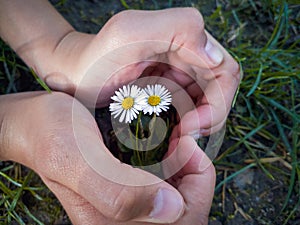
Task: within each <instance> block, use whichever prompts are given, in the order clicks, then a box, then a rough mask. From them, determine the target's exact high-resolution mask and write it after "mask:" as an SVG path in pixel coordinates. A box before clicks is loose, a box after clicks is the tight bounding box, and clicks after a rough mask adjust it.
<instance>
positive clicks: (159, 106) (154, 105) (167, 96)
mask: <svg viewBox="0 0 300 225" xmlns="http://www.w3.org/2000/svg"><path fill="white" fill-rule="evenodd" d="M144 92H145V94H146V105H145V106H144V108H143V112H144V114H146V113H149V114H150V115H151V114H152V113H155V114H156V115H157V116H158V115H159V113H161V112H162V110H164V111H167V109H169V106H168V105H170V104H171V102H172V97H171V93H170V92H169V90H168V89H167V88H166V87H164V86H162V85H160V84H155V85H147V87H146V88H145V89H144Z"/></svg>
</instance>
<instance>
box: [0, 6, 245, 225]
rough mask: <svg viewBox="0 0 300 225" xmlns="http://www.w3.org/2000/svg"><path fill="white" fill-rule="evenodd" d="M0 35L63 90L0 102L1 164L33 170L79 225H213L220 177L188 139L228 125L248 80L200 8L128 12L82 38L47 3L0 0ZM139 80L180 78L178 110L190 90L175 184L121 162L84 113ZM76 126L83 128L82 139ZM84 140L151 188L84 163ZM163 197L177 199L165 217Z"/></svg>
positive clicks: (178, 135) (175, 139)
mask: <svg viewBox="0 0 300 225" xmlns="http://www.w3.org/2000/svg"><path fill="white" fill-rule="evenodd" d="M20 7H21V8H22V10H19V8H20ZM178 18H181V19H180V20H178ZM155 21H158V22H155ZM150 28H151V29H150ZM0 35H1V37H2V38H3V39H4V40H5V41H7V42H8V43H9V44H10V46H11V47H12V48H13V49H14V50H15V51H16V52H17V53H18V54H19V55H20V57H21V58H22V59H23V60H24V61H25V62H26V64H27V65H28V66H29V67H32V68H33V69H34V70H35V71H36V72H37V73H38V74H39V76H40V77H41V78H42V79H44V80H45V81H46V82H47V84H48V85H49V86H50V87H51V88H52V89H54V90H57V91H59V92H60V93H59V92H53V93H52V94H46V93H43V92H35V93H23V94H15V95H6V96H1V97H0V102H1V104H0V121H1V130H0V157H1V158H2V159H3V160H12V161H16V162H19V163H22V164H24V165H26V166H28V167H30V168H32V169H34V170H35V171H36V172H37V173H38V174H39V175H40V176H41V178H42V179H43V181H44V182H45V183H46V185H47V186H48V187H49V188H50V189H51V190H52V191H53V192H54V193H55V195H56V196H57V197H58V199H59V200H60V201H61V203H62V204H63V206H64V208H65V209H66V211H67V213H68V215H69V216H70V219H71V220H72V222H73V223H74V224H149V222H151V223H161V224H167V223H170V224H207V221H208V215H209V210H210V207H211V201H212V198H213V192H214V184H215V170H214V167H213V165H212V163H211V161H210V160H209V159H208V158H207V156H206V155H205V153H204V152H203V151H202V150H201V149H200V148H199V147H198V146H197V145H196V142H195V141H194V139H193V138H192V137H191V136H190V135H195V134H196V135H208V134H210V133H211V132H215V131H217V130H218V129H220V127H222V126H223V124H224V121H225V119H226V117H227V114H228V112H229V110H230V106H231V101H232V99H233V96H234V93H235V91H236V89H237V86H238V84H239V79H240V75H239V67H238V65H237V63H236V62H235V61H234V60H233V58H232V57H231V56H230V55H229V54H228V53H227V52H226V50H225V49H224V48H223V47H222V46H221V45H220V44H219V43H218V42H217V41H216V40H215V39H214V38H213V37H212V36H211V35H210V34H208V33H207V32H206V31H205V29H204V21H203V19H202V16H201V15H200V13H199V12H198V11H197V10H195V9H192V8H176V9H168V10H159V11H124V12H121V13H119V14H117V15H115V16H113V17H112V18H111V19H110V20H109V21H108V22H107V23H106V25H105V26H104V27H103V28H102V29H101V30H100V32H99V33H98V34H95V35H93V34H85V33H80V32H77V31H75V30H74V29H73V28H72V27H71V26H70V25H69V24H68V23H67V22H66V21H65V20H64V19H63V18H62V17H61V16H60V15H59V14H58V13H57V12H56V11H55V9H54V8H53V7H52V6H51V5H50V4H49V3H48V2H47V1H36V0H27V1H26V4H24V1H22V0H11V1H5V0H0ZM128 45H130V46H129V48H128ZM208 49H210V51H207V50H208ZM211 52H214V53H215V54H214V55H217V58H216V59H215V60H213V57H212V54H211ZM216 52H217V53H216ZM129 56H130V57H129ZM139 77H145V78H146V79H149V80H150V79H151V80H152V81H153V79H157V80H158V81H159V80H160V79H162V78H166V79H169V80H171V81H174V82H175V83H176V84H178V85H179V86H180V87H181V88H174V89H172V90H171V92H172V94H173V96H174V101H175V103H176V101H178V104H180V103H181V102H180V98H179V97H177V98H176V96H180V95H181V92H182V91H183V90H185V91H186V92H187V93H188V94H189V96H190V98H191V99H192V101H193V103H194V108H191V109H187V110H186V111H185V112H184V113H183V115H182V117H181V118H179V120H180V122H179V124H178V125H177V126H176V127H175V128H174V130H173V133H172V136H171V138H170V145H169V151H168V153H167V155H166V157H167V156H169V155H173V156H174V157H172V158H171V159H170V161H169V162H167V163H165V164H163V169H164V171H165V173H168V171H170V170H172V169H173V167H174V166H176V165H184V166H183V167H182V168H181V169H180V170H179V171H177V172H176V174H174V175H173V176H172V177H170V178H169V179H168V182H166V181H163V180H160V179H159V178H157V177H155V176H153V175H151V174H149V173H147V172H145V171H142V170H139V169H135V168H132V167H130V166H128V165H124V164H120V163H119V162H118V161H117V160H116V159H115V158H113V157H112V156H111V154H110V153H109V151H108V149H107V148H106V147H105V146H104V144H103V142H102V138H101V134H100V132H99V130H98V128H97V126H96V123H95V121H94V119H93V117H92V115H91V114H90V113H89V111H88V110H87V109H86V108H85V106H84V105H86V106H89V107H91V106H96V105H97V106H106V105H107V104H108V103H109V97H110V96H112V94H113V92H114V91H115V90H116V89H118V88H119V87H120V86H122V85H123V84H127V83H129V82H131V81H135V80H136V79H137V78H139ZM99 90H101V95H100V97H99V96H98V94H99ZM63 93H67V94H70V95H73V96H74V97H76V99H79V100H80V101H81V102H79V101H77V100H75V99H74V98H72V97H70V96H69V95H66V94H63ZM74 106H75V107H74ZM33 109H34V110H33ZM74 121H79V122H78V126H79V127H80V129H79V132H78V133H77V134H76V136H74V132H73V123H74ZM81 121H82V122H81ZM195 121H197V122H195ZM195 132H196V133H195ZM78 142H80V143H81V145H86V146H91V151H92V152H95V153H96V152H97V153H99V152H100V153H101V154H102V153H103V154H102V155H103V159H100V160H103V162H106V163H108V165H112V168H114V171H113V172H116V173H118V172H119V171H121V172H123V173H124V174H130V177H134V178H136V180H138V181H139V183H143V182H145V183H148V182H149V181H152V184H151V185H145V186H126V185H122V184H120V183H117V182H113V181H111V180H109V179H107V178H106V177H105V176H102V175H101V173H100V174H99V173H97V172H96V171H95V170H94V169H92V168H91V167H90V166H89V165H88V163H87V162H86V161H85V160H84V158H83V156H82V154H81V152H80V148H79V146H78V144H77V143H78ZM187 155H188V156H190V157H188V158H187V157H186V156H187ZM45 159H46V160H45ZM131 175H132V176H131ZM199 187H201V188H199ZM159 190H164V191H165V190H167V193H169V194H170V193H171V194H170V195H169V197H170V196H171V195H172V196H171V197H170V198H169V200H168V201H165V203H169V204H166V205H163V206H164V207H163V209H161V211H159V212H158V211H157V210H155V209H158V208H159V207H158V206H157V204H156V203H157V201H156V200H155V199H157V198H156V196H158V195H159V193H162V192H160V191H159ZM164 193H166V192H164ZM174 199H177V202H176V203H174V202H172V201H175V200H174ZM163 202H164V201H163ZM170 203H172V204H170ZM158 205H160V204H158ZM156 206H157V207H156ZM153 212H155V213H154V214H153Z"/></svg>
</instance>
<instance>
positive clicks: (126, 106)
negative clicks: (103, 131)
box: [109, 85, 146, 123]
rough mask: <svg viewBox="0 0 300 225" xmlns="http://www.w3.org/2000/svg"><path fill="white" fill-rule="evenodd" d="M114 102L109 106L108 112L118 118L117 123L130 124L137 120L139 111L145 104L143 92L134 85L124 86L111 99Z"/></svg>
mask: <svg viewBox="0 0 300 225" xmlns="http://www.w3.org/2000/svg"><path fill="white" fill-rule="evenodd" d="M111 99H112V100H114V102H113V103H111V104H110V106H109V111H111V115H112V116H114V118H117V117H118V116H119V122H120V123H122V122H123V121H124V120H125V123H130V122H131V121H132V120H133V119H136V118H137V114H138V113H139V111H142V109H143V107H144V105H145V104H146V98H145V94H144V92H143V91H142V90H141V88H139V87H138V86H136V85H132V86H130V85H124V86H123V87H122V88H120V89H119V90H118V91H116V92H115V95H114V96H113V97H111Z"/></svg>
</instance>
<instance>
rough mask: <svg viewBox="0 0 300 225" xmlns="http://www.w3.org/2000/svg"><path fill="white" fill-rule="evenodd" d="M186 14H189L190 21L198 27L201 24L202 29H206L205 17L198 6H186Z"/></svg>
mask: <svg viewBox="0 0 300 225" xmlns="http://www.w3.org/2000/svg"><path fill="white" fill-rule="evenodd" d="M186 14H187V15H188V17H186V18H188V19H189V21H190V22H191V23H193V24H195V25H197V26H198V27H199V26H200V28H201V30H204V19H203V16H202V14H201V13H200V11H199V10H198V9H196V8H193V7H190V8H186Z"/></svg>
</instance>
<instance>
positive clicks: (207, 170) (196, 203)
mask: <svg viewBox="0 0 300 225" xmlns="http://www.w3.org/2000/svg"><path fill="white" fill-rule="evenodd" d="M168 154H175V155H176V156H175V157H173V160H171V161H170V163H168V164H165V167H164V169H165V172H167V173H170V169H171V170H172V167H173V166H174V164H184V166H183V167H182V169H181V170H180V171H179V172H178V173H177V174H176V175H175V176H174V177H173V179H172V181H171V182H172V183H173V185H175V187H176V188H177V189H178V190H179V191H180V193H181V194H182V195H183V197H184V199H185V202H186V204H187V208H188V210H187V211H186V213H185V216H184V217H183V220H182V221H180V224H207V219H208V215H209V212H210V208H211V204H212V199H213V195H214V186H215V179H216V174H215V169H214V166H213V164H212V162H211V161H210V160H209V158H208V157H207V156H206V154H205V153H204V152H203V151H202V150H201V149H200V148H199V147H198V145H197V143H196V142H195V141H194V140H193V138H191V137H188V136H185V137H182V138H181V139H177V140H173V141H172V143H171V144H170V148H169V152H168ZM187 156H189V157H187Z"/></svg>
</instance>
